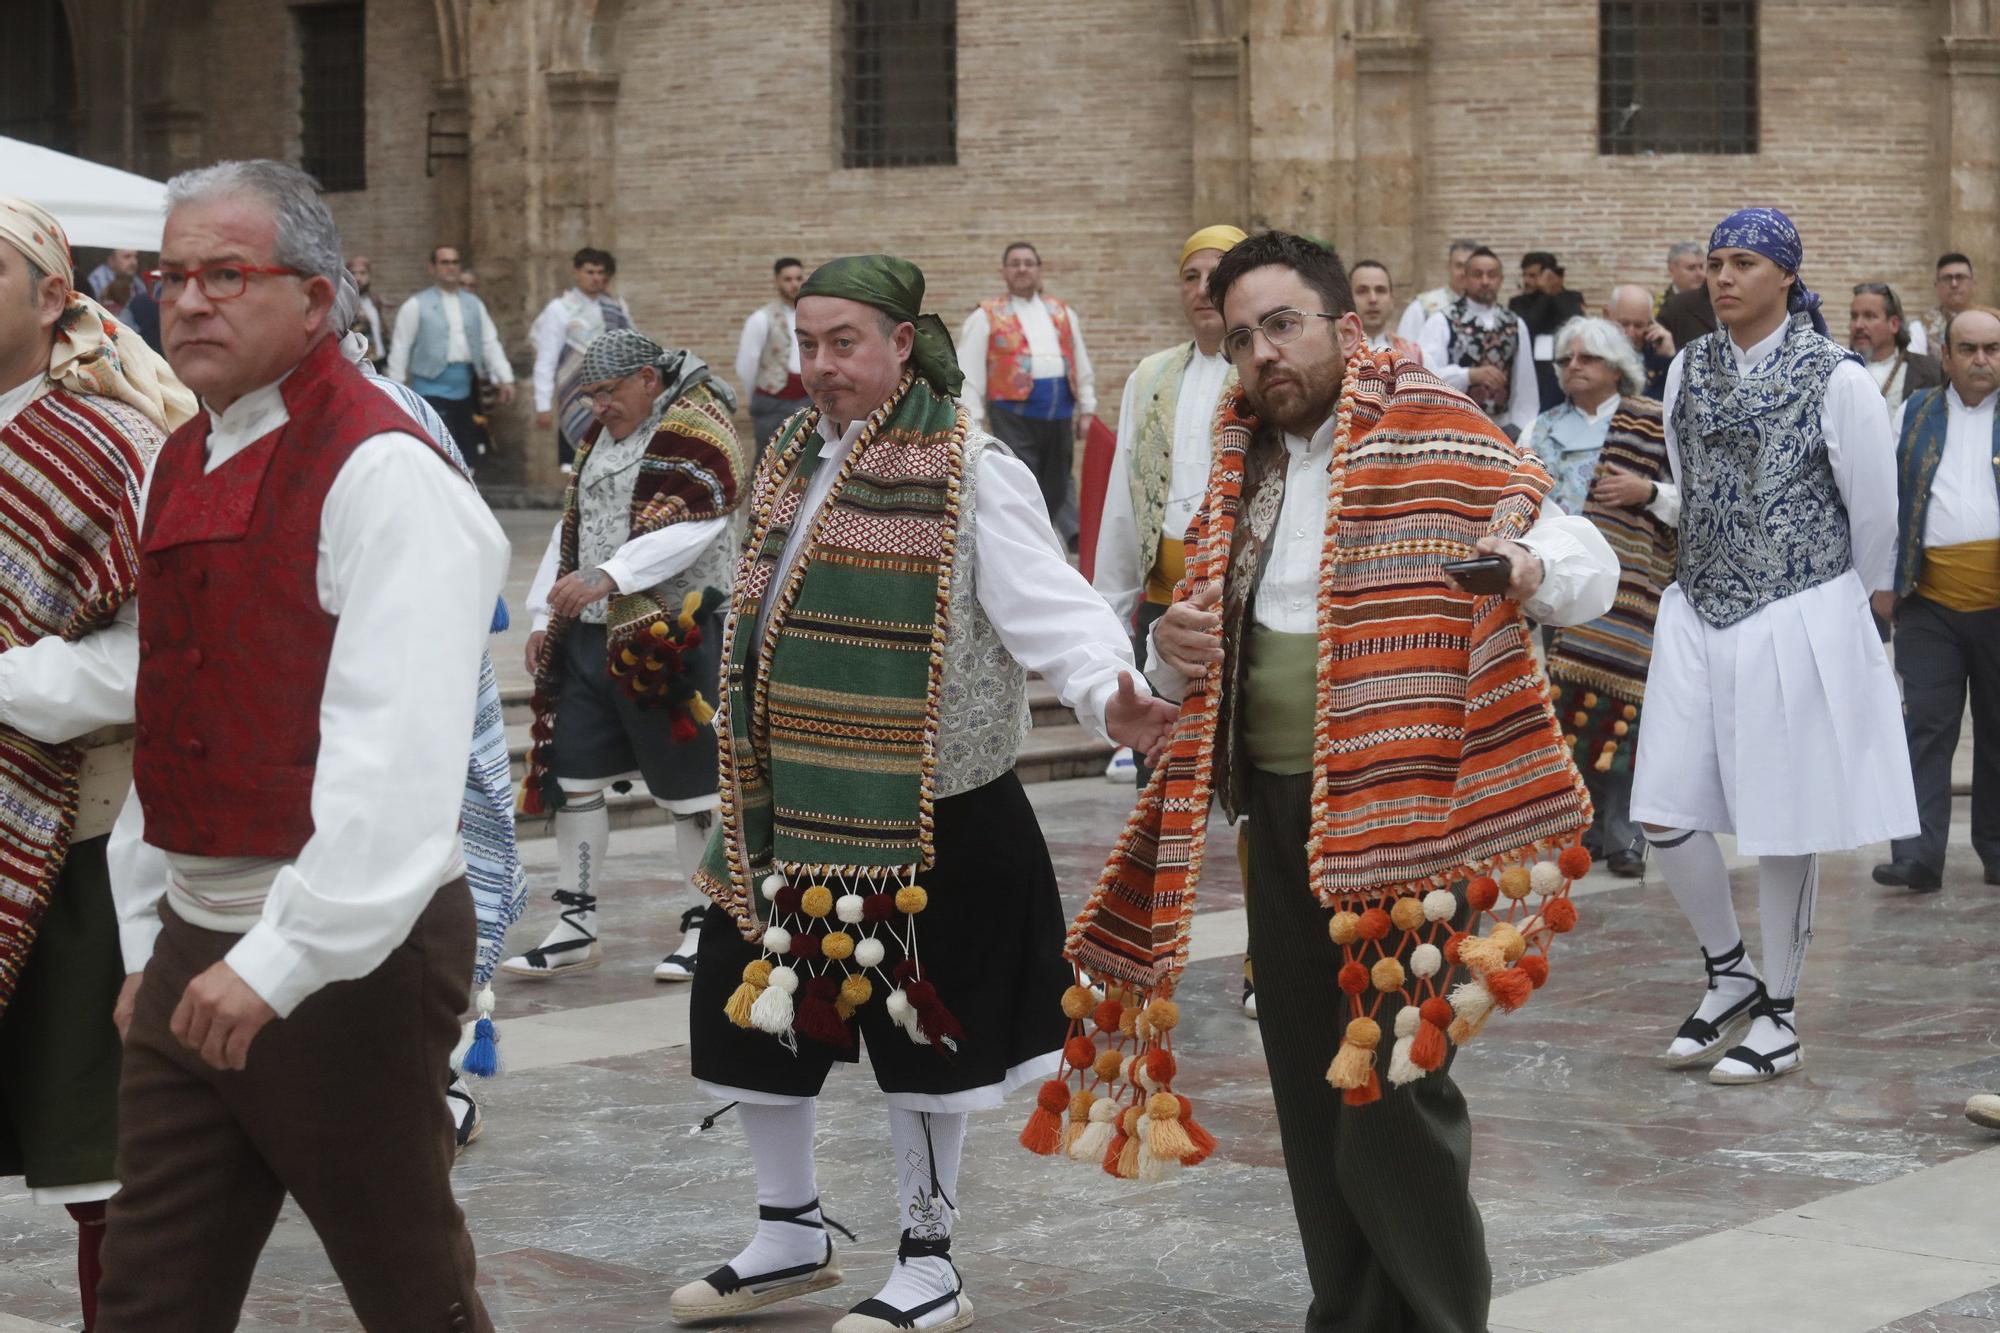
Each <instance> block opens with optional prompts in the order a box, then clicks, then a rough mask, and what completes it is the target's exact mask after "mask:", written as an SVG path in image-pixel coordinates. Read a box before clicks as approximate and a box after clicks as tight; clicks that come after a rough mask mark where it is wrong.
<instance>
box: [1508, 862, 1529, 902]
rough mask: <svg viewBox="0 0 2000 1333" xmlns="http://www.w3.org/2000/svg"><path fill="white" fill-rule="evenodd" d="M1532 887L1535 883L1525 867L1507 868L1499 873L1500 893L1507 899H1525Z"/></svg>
mask: <svg viewBox="0 0 2000 1333" xmlns="http://www.w3.org/2000/svg"><path fill="white" fill-rule="evenodd" d="M1534 887H1535V882H1534V880H1533V878H1531V877H1530V876H1529V874H1528V868H1527V867H1526V866H1508V867H1507V868H1506V869H1505V870H1503V871H1501V872H1500V892H1502V893H1504V894H1506V895H1507V896H1508V897H1509V898H1525V897H1527V896H1528V891H1529V890H1530V889H1532V888H1534Z"/></svg>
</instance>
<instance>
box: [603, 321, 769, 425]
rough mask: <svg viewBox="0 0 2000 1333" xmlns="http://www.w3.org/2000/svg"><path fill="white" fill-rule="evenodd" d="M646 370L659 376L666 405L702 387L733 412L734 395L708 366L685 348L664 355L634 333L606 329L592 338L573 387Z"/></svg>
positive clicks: (664, 352)
mask: <svg viewBox="0 0 2000 1333" xmlns="http://www.w3.org/2000/svg"><path fill="white" fill-rule="evenodd" d="M648 366H651V367H652V368H653V370H654V371H655V372H656V373H657V374H658V375H659V377H660V396H661V397H662V398H664V399H666V400H667V401H668V402H672V401H673V400H674V399H676V398H678V397H680V396H681V395H682V394H684V393H686V392H687V391H688V390H689V389H692V388H693V387H694V386H695V385H697V384H702V385H706V386H707V387H708V391H709V392H710V393H712V394H714V395H715V396H716V397H717V398H719V399H721V400H722V406H723V408H724V410H726V411H730V412H734V411H735V410H736V391H735V390H734V389H732V388H730V387H729V385H728V384H727V383H726V382H724V381H723V380H722V379H720V378H718V377H717V376H716V374H715V372H714V371H712V370H710V369H709V368H708V362H706V361H704V360H702V359H701V358H700V357H698V356H696V355H695V354H694V353H693V352H690V351H689V350H688V349H687V348H685V347H676V348H675V349H674V350H672V351H668V350H667V349H666V348H664V347H662V346H660V345H659V344H658V343H656V342H654V341H653V340H652V339H651V338H648V337H647V336H646V335H645V334H643V333H641V332H639V331H638V330H637V329H606V330H605V331H604V332H602V333H600V334H598V335H597V336H596V337H595V338H592V339H591V340H590V346H588V347H586V348H584V349H583V364H582V365H581V366H580V367H578V373H577V383H579V384H603V383H605V382H606V381H607V380H622V379H624V378H625V377H626V376H627V375H636V374H638V373H639V372H640V371H642V370H644V369H646V368H647V367H648Z"/></svg>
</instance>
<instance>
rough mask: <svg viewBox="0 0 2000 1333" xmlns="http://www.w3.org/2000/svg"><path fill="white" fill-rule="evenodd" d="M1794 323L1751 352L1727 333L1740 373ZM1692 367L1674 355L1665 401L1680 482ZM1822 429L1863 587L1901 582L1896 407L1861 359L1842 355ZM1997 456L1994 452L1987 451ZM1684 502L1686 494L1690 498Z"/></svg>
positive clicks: (1671, 462)
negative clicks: (1679, 425) (1677, 427)
mask: <svg viewBox="0 0 2000 1333" xmlns="http://www.w3.org/2000/svg"><path fill="white" fill-rule="evenodd" d="M1786 328H1787V325H1786V324H1784V323H1781V324H1779V325H1778V327H1777V328H1776V329H1775V330H1773V331H1772V332H1771V333H1770V335H1769V336H1767V337H1765V338H1764V339H1763V340H1762V341H1760V342H1758V343H1757V344H1756V345H1755V346H1754V347H1751V348H1749V349H1748V350H1745V349H1744V348H1742V347H1739V346H1737V345H1736V340H1735V339H1734V338H1728V333H1727V330H1726V329H1725V330H1724V337H1725V338H1727V340H1728V343H1729V350H1730V352H1731V353H1732V354H1734V356H1735V358H1736V369H1737V371H1738V373H1741V372H1743V371H1746V370H1749V369H1751V368H1752V367H1754V366H1756V365H1757V364H1758V363H1759V362H1761V361H1763V360H1764V359H1765V358H1766V357H1768V356H1770V355H1771V354H1772V353H1774V352H1776V351H1777V350H1778V347H1779V345H1780V344H1782V343H1783V342H1784V340H1785V330H1786ZM1686 365H1687V351H1686V349H1683V350H1681V351H1679V352H1677V353H1675V354H1674V363H1673V365H1671V366H1669V367H1668V368H1667V387H1666V392H1665V393H1664V394H1663V395H1661V399H1660V401H1661V402H1663V403H1665V404H1666V414H1665V415H1666V426H1667V465H1668V467H1670V468H1672V469H1673V475H1674V481H1675V482H1676V483H1679V481H1680V479H1681V446H1680V437H1679V436H1678V435H1677V434H1676V433H1675V431H1674V404H1675V402H1677V401H1678V400H1679V398H1680V392H1681V372H1682V370H1683V368H1684V367H1685V366H1686ZM1820 430H1821V432H1822V434H1823V435H1824V437H1825V440H1826V456H1827V461H1828V463H1829V464H1831V465H1832V468H1833V481H1834V485H1835V486H1836V487H1837V488H1838V489H1839V491H1840V498H1841V501H1842V503H1843V504H1845V505H1846V507H1847V526H1848V531H1849V534H1850V536H1851V538H1852V541H1853V546H1854V570H1855V573H1857V574H1859V575H1860V576H1861V582H1862V586H1864V587H1865V588H1867V589H1868V591H1870V592H1880V591H1883V590H1885V589H1888V588H1893V587H1894V586H1895V582H1896V441H1895V437H1894V436H1893V435H1891V434H1890V428H1889V409H1888V408H1887V407H1885V406H1884V405H1883V403H1882V394H1881V392H1880V391H1879V390H1877V389H1876V387H1875V381H1874V380H1873V379H1871V378H1870V377H1869V375H1868V372H1867V371H1866V370H1863V369H1862V368H1861V366H1860V364H1859V363H1857V362H1855V361H1854V360H1852V359H1851V358H1850V359H1843V360H1842V361H1841V363H1840V364H1839V365H1837V366H1835V367H1834V368H1833V374H1832V375H1831V376H1829V377H1828V378H1827V382H1826V398H1825V401H1824V402H1823V403H1822V404H1821V407H1820ZM1987 456H1988V457H1989V458H1990V457H1991V456H1992V455H1991V454H1990V453H1989V454H1988V455H1987ZM1683 506H1685V496H1683Z"/></svg>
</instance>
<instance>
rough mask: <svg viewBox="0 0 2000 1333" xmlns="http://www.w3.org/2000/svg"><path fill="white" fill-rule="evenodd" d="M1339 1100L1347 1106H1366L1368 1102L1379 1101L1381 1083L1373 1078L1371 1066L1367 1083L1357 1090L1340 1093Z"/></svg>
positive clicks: (1373, 1073)
mask: <svg viewBox="0 0 2000 1333" xmlns="http://www.w3.org/2000/svg"><path fill="white" fill-rule="evenodd" d="M1340 1100H1342V1101H1343V1102H1346V1103H1347V1104H1348V1105H1349V1106H1366V1105H1368V1103H1370V1102H1379V1101H1381V1100H1382V1081H1381V1080H1380V1079H1378V1078H1376V1077H1375V1070H1374V1068H1373V1067H1372V1066H1371V1067H1370V1068H1369V1070H1368V1081H1367V1082H1366V1083H1363V1084H1362V1085H1361V1086H1360V1087H1358V1088H1349V1089H1347V1090H1346V1091H1345V1092H1342V1093H1341V1094H1340Z"/></svg>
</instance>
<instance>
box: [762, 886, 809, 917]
mask: <svg viewBox="0 0 2000 1333" xmlns="http://www.w3.org/2000/svg"><path fill="white" fill-rule="evenodd" d="M805 896H806V891H805V890H804V889H802V888H800V887H799V886H798V885H796V884H787V885H786V886H785V887H784V888H782V889H779V890H778V896H777V897H775V898H773V899H771V906H772V907H774V908H776V909H777V910H778V912H779V913H780V914H781V915H783V916H796V915H797V914H798V911H799V900H800V899H801V898H804V897H805Z"/></svg>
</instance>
